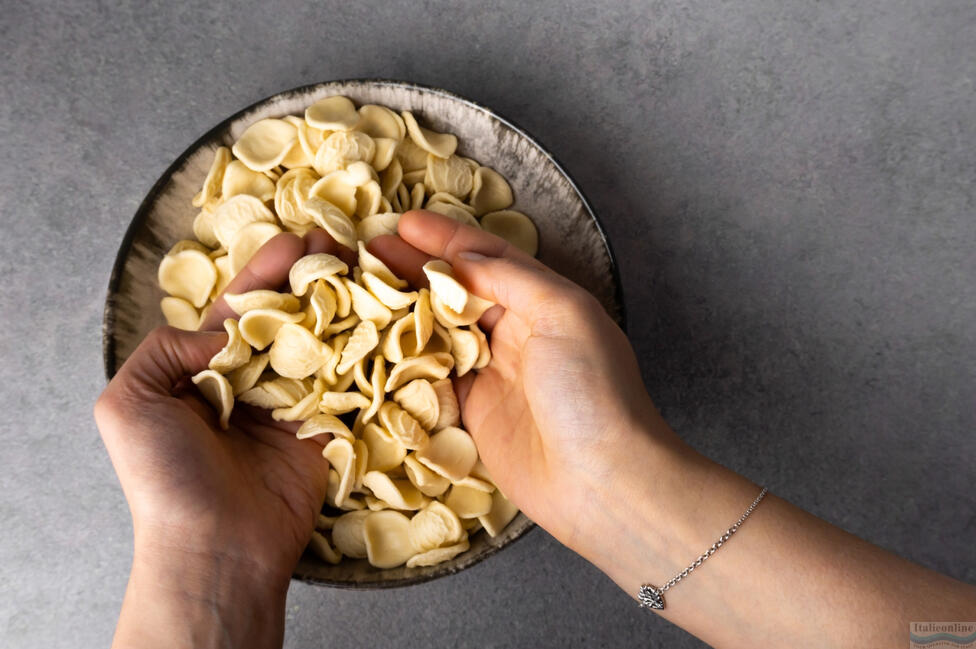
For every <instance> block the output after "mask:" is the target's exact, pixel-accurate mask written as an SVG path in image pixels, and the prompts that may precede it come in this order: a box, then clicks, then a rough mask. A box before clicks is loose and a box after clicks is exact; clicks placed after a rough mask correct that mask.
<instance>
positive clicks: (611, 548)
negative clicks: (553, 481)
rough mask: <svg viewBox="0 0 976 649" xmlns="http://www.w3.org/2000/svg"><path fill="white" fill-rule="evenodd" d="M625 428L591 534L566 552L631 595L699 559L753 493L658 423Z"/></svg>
mask: <svg viewBox="0 0 976 649" xmlns="http://www.w3.org/2000/svg"><path fill="white" fill-rule="evenodd" d="M632 426H633V428H634V430H635V431H636V433H637V434H635V435H633V436H632V437H631V439H630V441H629V443H628V444H627V445H626V447H625V448H621V449H620V450H619V452H616V453H614V454H612V457H611V459H612V461H613V464H614V470H613V472H612V474H611V475H612V479H610V480H607V481H604V482H603V484H602V486H601V487H600V488H598V490H597V499H596V502H597V503H599V507H598V510H599V511H598V512H597V513H596V520H595V521H591V522H590V524H589V525H588V526H587V527H588V528H589V529H590V530H591V532H590V533H589V534H585V535H581V537H580V539H579V540H578V543H576V544H575V545H574V546H573V549H574V550H576V551H577V552H578V553H579V554H581V555H582V556H583V557H584V558H586V559H587V560H589V561H590V562H591V563H593V564H594V565H595V566H597V567H598V568H600V570H602V571H603V572H604V573H606V574H607V575H608V576H609V577H610V578H611V579H613V580H614V581H615V582H617V584H618V585H620V587H621V588H623V589H624V590H625V591H626V592H627V593H628V594H630V595H631V596H636V594H637V590H638V589H639V587H640V585H641V584H643V583H647V582H650V583H655V580H657V581H660V582H662V583H663V582H664V581H666V580H667V579H669V578H670V577H672V576H673V575H674V574H675V573H677V572H678V571H680V570H681V569H683V568H684V567H686V566H687V565H688V563H689V562H691V561H692V560H693V559H694V558H695V557H697V556H698V555H699V554H701V552H703V551H704V550H705V549H706V548H707V547H708V546H710V545H711V544H712V542H714V540H715V538H714V537H717V535H719V534H721V532H722V531H724V529H725V528H727V527H728V524H729V523H731V522H732V521H734V520H735V516H738V515H739V514H741V511H739V509H740V508H741V506H742V502H745V504H748V503H749V501H750V500H751V498H754V497H755V495H756V494H755V493H753V491H754V490H755V489H758V488H757V487H755V486H754V485H752V483H751V482H749V481H748V480H746V479H745V478H743V477H741V476H738V475H737V474H735V473H734V472H732V471H730V470H729V469H726V468H725V467H723V466H721V465H719V464H717V463H716V462H713V461H712V460H709V459H708V458H706V457H705V456H703V455H701V454H700V453H698V452H697V451H695V450H694V449H692V448H691V447H690V446H688V445H687V444H685V443H684V442H683V441H682V440H681V439H680V438H678V437H677V435H675V434H674V432H673V431H671V430H670V428H669V427H668V426H667V424H666V423H665V422H664V421H663V420H662V419H661V418H660V417H649V418H647V419H645V420H644V421H643V422H641V423H637V424H632ZM733 513H734V514H735V515H734V516H733V515H732V514H733ZM726 519H728V520H726Z"/></svg>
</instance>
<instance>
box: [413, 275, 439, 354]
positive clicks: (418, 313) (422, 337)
mask: <svg viewBox="0 0 976 649" xmlns="http://www.w3.org/2000/svg"><path fill="white" fill-rule="evenodd" d="M413 318H414V333H415V334H416V336H417V351H418V352H419V351H420V350H422V349H423V348H424V347H426V346H427V341H429V340H430V336H431V334H432V333H433V332H434V311H433V310H432V309H431V306H430V291H429V290H428V289H426V288H422V289H420V290H419V291H418V292H417V303H416V305H415V306H414V308H413Z"/></svg>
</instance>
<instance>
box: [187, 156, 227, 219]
mask: <svg viewBox="0 0 976 649" xmlns="http://www.w3.org/2000/svg"><path fill="white" fill-rule="evenodd" d="M230 160H231V157H230V149H228V148H227V147H225V146H222V147H218V148H217V150H216V151H214V159H213V162H211V163H210V170H209V171H208V172H207V177H206V178H205V179H204V181H203V188H202V189H201V190H200V193H199V194H197V195H196V196H194V197H193V207H203V206H204V205H206V204H208V203H210V202H212V201H214V200H216V199H217V197H218V196H219V195H220V187H221V183H223V180H224V170H225V169H226V168H227V164H228V163H229V162H230Z"/></svg>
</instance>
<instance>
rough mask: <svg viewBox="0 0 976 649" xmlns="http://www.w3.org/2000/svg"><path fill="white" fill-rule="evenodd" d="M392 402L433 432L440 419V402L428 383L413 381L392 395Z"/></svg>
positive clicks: (432, 387) (425, 381)
mask: <svg viewBox="0 0 976 649" xmlns="http://www.w3.org/2000/svg"><path fill="white" fill-rule="evenodd" d="M393 400H394V401H396V403H397V404H398V405H399V406H400V407H401V408H403V409H404V410H406V411H407V413H409V415H410V416H411V417H413V418H414V419H416V420H417V422H418V423H419V424H420V425H421V426H423V427H424V430H428V431H430V430H433V429H434V427H435V426H437V421H438V419H439V418H440V412H441V408H440V402H439V401H438V399H437V392H436V391H435V390H434V386H433V385H431V383H430V381H427V380H425V379H414V380H413V381H410V383H407V384H406V385H404V386H403V387H402V388H400V389H398V390H397V391H396V392H394V393H393Z"/></svg>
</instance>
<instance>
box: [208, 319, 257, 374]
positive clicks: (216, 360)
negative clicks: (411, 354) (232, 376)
mask: <svg viewBox="0 0 976 649" xmlns="http://www.w3.org/2000/svg"><path fill="white" fill-rule="evenodd" d="M224 330H225V331H226V332H227V344H226V345H224V346H223V348H222V349H221V350H220V351H219V352H217V353H216V354H214V356H213V358H211V359H210V369H212V370H213V371H215V372H220V373H221V374H227V373H228V372H231V371H233V370H236V369H237V368H238V367H241V366H243V365H244V364H246V363H247V362H248V361H250V360H251V346H250V345H248V344H247V342H245V340H244V339H243V338H242V337H241V332H240V330H239V329H238V328H237V320H234V319H233V318H227V319H225V320H224Z"/></svg>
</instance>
